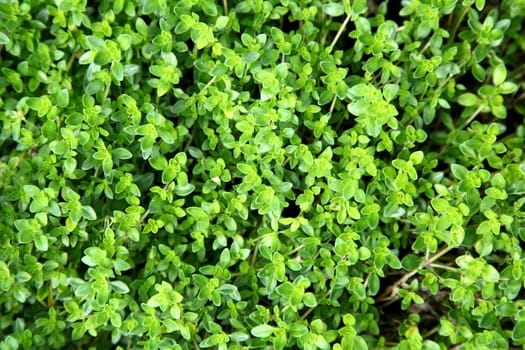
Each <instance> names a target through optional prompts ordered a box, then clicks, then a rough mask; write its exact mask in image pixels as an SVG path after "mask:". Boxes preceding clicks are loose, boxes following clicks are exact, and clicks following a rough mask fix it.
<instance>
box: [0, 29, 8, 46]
mask: <svg viewBox="0 0 525 350" xmlns="http://www.w3.org/2000/svg"><path fill="white" fill-rule="evenodd" d="M7 44H9V37H8V36H7V35H5V34H4V33H3V32H0V45H7Z"/></svg>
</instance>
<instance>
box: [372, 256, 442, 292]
mask: <svg viewBox="0 0 525 350" xmlns="http://www.w3.org/2000/svg"><path fill="white" fill-rule="evenodd" d="M451 250H452V247H448V246H447V247H444V248H443V249H441V250H440V251H438V252H437V253H436V254H435V255H434V256H433V257H431V258H430V259H426V258H425V260H423V261H422V262H420V263H419V265H418V267H416V268H415V269H414V270H412V271H410V272H409V273H407V274H405V275H403V277H401V278H400V279H399V280H397V281H396V282H395V283H394V284H393V285H391V286H389V287H388V288H387V289H386V290H385V292H384V293H383V294H381V295H380V296H379V298H378V300H379V301H382V300H389V299H395V298H396V294H397V290H398V289H399V286H400V285H403V284H405V283H406V282H407V281H408V280H409V279H410V278H412V276H414V275H415V274H416V273H418V272H419V270H420V269H422V268H423V267H425V266H432V264H433V262H434V261H436V260H438V259H439V258H441V257H442V256H443V255H445V254H447V253H448V252H449V251H451Z"/></svg>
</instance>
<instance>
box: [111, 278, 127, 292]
mask: <svg viewBox="0 0 525 350" xmlns="http://www.w3.org/2000/svg"><path fill="white" fill-rule="evenodd" d="M110 284H111V288H112V289H113V290H114V291H115V292H116V293H119V294H128V293H129V287H128V286H127V285H126V283H124V282H122V281H111V282H110Z"/></svg>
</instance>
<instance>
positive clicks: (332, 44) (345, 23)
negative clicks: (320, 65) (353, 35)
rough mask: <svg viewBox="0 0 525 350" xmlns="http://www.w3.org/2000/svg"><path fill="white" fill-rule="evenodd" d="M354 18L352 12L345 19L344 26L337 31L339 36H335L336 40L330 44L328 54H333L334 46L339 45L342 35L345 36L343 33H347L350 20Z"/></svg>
mask: <svg viewBox="0 0 525 350" xmlns="http://www.w3.org/2000/svg"><path fill="white" fill-rule="evenodd" d="M351 18H352V12H350V13H349V14H348V15H347V16H346V18H345V21H344V22H343V24H342V25H341V26H340V27H339V30H338V31H337V34H336V35H335V38H334V40H333V41H332V43H331V44H330V47H328V52H332V50H333V49H334V46H335V44H336V43H337V41H338V40H339V38H340V37H341V35H342V34H343V32H344V31H345V28H346V26H347V25H348V22H350V19H351Z"/></svg>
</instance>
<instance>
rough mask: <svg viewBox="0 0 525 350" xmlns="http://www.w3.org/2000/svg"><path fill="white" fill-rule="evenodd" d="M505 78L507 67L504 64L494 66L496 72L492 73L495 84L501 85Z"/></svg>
mask: <svg viewBox="0 0 525 350" xmlns="http://www.w3.org/2000/svg"><path fill="white" fill-rule="evenodd" d="M505 79H507V69H506V68H505V65H504V64H498V65H497V66H496V67H494V72H493V73H492V81H493V82H494V85H496V86H498V85H501V84H502V83H503V82H504V81H505Z"/></svg>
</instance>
